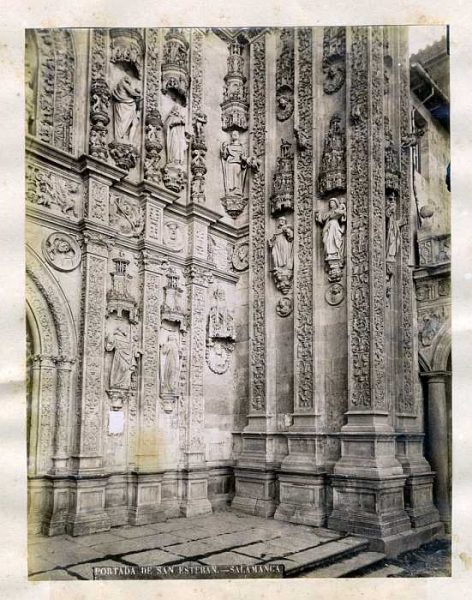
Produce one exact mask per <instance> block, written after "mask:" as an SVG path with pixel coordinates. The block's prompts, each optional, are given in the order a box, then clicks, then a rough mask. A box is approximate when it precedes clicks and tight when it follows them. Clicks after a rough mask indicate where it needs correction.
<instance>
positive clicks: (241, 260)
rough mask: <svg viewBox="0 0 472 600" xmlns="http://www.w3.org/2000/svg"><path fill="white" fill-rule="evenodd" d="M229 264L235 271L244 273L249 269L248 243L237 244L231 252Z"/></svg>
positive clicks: (244, 241)
mask: <svg viewBox="0 0 472 600" xmlns="http://www.w3.org/2000/svg"><path fill="white" fill-rule="evenodd" d="M231 262H232V265H233V268H234V269H235V270H236V271H245V270H246V269H247V268H248V267H249V242H248V241H247V240H243V241H242V242H238V243H237V244H236V245H235V247H234V250H233V254H232V258H231Z"/></svg>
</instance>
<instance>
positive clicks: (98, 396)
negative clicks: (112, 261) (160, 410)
mask: <svg viewBox="0 0 472 600" xmlns="http://www.w3.org/2000/svg"><path fill="white" fill-rule="evenodd" d="M84 243H85V247H84V252H83V282H82V315H83V317H82V323H81V328H80V336H79V339H80V340H81V345H80V349H79V351H80V354H79V356H80V359H79V365H80V367H79V377H78V386H77V387H78V391H79V396H78V430H79V431H78V447H77V453H76V454H74V455H73V457H72V459H73V466H74V471H75V472H76V473H77V474H78V475H82V474H83V475H87V476H88V477H87V478H86V479H78V480H77V483H76V485H77V488H76V493H75V495H74V508H73V513H74V514H73V516H72V518H71V522H70V523H68V532H69V533H70V534H72V535H81V534H85V533H90V532H92V531H104V530H107V529H109V528H110V521H109V518H108V516H107V514H106V512H105V511H104V507H105V485H106V482H105V481H103V480H101V479H100V478H99V476H100V475H101V474H102V473H103V440H102V436H103V415H104V401H105V382H104V368H105V357H104V347H105V319H106V290H107V278H108V250H109V240H108V239H107V238H105V237H104V236H102V235H100V234H96V233H92V232H86V233H84Z"/></svg>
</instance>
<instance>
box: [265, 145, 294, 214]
mask: <svg viewBox="0 0 472 600" xmlns="http://www.w3.org/2000/svg"><path fill="white" fill-rule="evenodd" d="M291 147H292V144H291V143H290V142H287V141H286V140H283V139H282V142H281V144H280V156H279V157H278V158H277V167H276V169H275V173H274V178H273V187H274V193H273V194H272V197H271V213H272V214H273V215H275V214H277V213H280V212H282V211H293V195H294V183H293V152H292V151H291Z"/></svg>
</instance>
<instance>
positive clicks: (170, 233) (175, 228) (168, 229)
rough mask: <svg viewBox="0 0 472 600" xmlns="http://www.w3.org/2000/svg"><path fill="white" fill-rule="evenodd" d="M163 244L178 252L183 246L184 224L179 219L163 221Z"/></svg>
mask: <svg viewBox="0 0 472 600" xmlns="http://www.w3.org/2000/svg"><path fill="white" fill-rule="evenodd" d="M163 244H164V246H167V247H168V248H170V249H171V250H173V251H174V252H180V251H181V250H183V248H184V246H185V233H184V226H183V225H182V223H180V222H179V221H173V220H168V221H164V230H163Z"/></svg>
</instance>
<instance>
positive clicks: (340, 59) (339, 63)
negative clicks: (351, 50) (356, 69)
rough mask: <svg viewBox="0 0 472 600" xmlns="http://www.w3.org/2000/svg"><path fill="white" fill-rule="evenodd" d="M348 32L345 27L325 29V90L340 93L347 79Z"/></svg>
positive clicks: (327, 92)
mask: <svg viewBox="0 0 472 600" xmlns="http://www.w3.org/2000/svg"><path fill="white" fill-rule="evenodd" d="M345 61H346V30H345V28H344V27H325V30H324V34H323V63H322V67H323V74H324V81H323V90H324V92H325V93H326V94H334V93H335V92H338V91H339V90H340V89H341V88H342V86H343V84H344V80H345V78H346V64H345Z"/></svg>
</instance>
